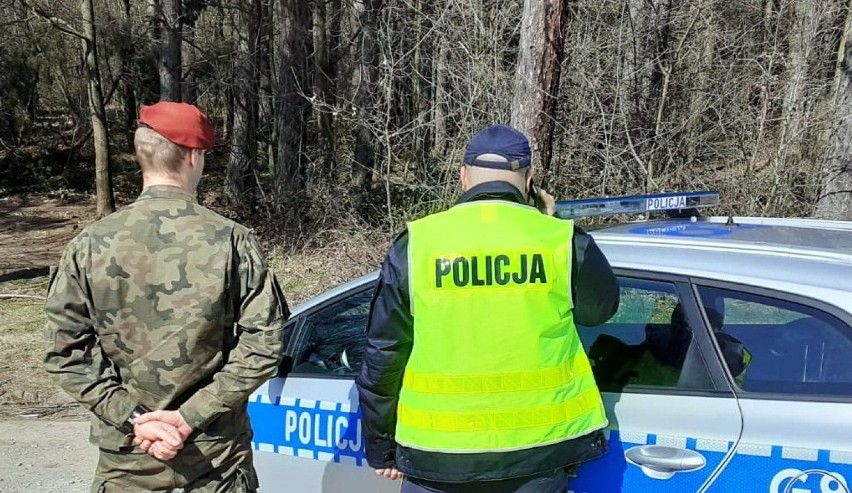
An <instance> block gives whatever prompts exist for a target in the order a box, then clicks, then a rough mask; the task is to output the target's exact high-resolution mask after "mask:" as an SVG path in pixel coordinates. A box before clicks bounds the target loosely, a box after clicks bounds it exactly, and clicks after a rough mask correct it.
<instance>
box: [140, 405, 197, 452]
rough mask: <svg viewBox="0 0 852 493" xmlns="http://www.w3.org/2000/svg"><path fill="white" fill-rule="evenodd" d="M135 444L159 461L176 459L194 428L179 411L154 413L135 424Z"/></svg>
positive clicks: (148, 414) (146, 415) (143, 416)
mask: <svg viewBox="0 0 852 493" xmlns="http://www.w3.org/2000/svg"><path fill="white" fill-rule="evenodd" d="M133 428H134V435H135V437H134V439H133V443H135V444H136V445H138V446H139V447H140V448H142V450H144V451H145V452H146V453H147V454H148V455H150V456H151V457H153V458H155V459H157V460H163V461H165V460H171V459H173V458H175V456H176V455H177V453H178V451H179V450H180V449H181V448H182V447H183V443H184V442H185V441H186V439H187V438H188V437H189V435H190V434H192V428H190V426H189V425H188V424H187V423H186V421H185V420H184V419H183V416H181V415H180V413H179V412H177V411H153V412H150V413H146V414H143V415H142V416H140V417H139V418H137V419H136V422H135V424H134V427H133Z"/></svg>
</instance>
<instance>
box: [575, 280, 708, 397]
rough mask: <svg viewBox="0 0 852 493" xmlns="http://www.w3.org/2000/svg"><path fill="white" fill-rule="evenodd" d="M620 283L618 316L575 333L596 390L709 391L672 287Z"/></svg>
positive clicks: (648, 282) (656, 283)
mask: <svg viewBox="0 0 852 493" xmlns="http://www.w3.org/2000/svg"><path fill="white" fill-rule="evenodd" d="M618 282H619V285H620V289H621V302H620V304H619V307H618V312H616V314H615V315H614V316H613V317H612V318H611V319H610V320H609V321H608V322H607V323H605V324H603V325H601V326H598V327H582V326H579V327H578V331H579V334H580V339H581V340H582V341H583V345H584V347H585V348H586V351H587V353H588V355H589V359H590V361H591V363H592V366H593V370H594V374H595V380H596V381H597V383H598V386H599V387H600V389H601V390H602V391H604V392H621V391H624V390H628V391H629V390H630V389H632V388H636V389H637V391H640V390H638V389H639V388H647V387H655V388H661V389H677V388H690V389H696V388H697V389H712V388H713V386H712V381H711V379H710V376H709V373H708V371H707V366H706V364H705V363H704V360H703V359H702V357H701V354H700V352H699V350H698V347H697V345H696V344H695V343H694V337H693V329H692V327H690V325H689V323H688V322H687V317H686V316H685V313H684V308H683V304H682V303H681V299H680V296H679V295H678V291H677V289H676V286H675V285H674V284H673V283H671V282H664V281H652V280H645V279H636V278H628V277H621V278H619V279H618Z"/></svg>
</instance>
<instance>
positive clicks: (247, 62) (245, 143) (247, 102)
mask: <svg viewBox="0 0 852 493" xmlns="http://www.w3.org/2000/svg"><path fill="white" fill-rule="evenodd" d="M259 15H260V0H240V2H239V8H238V14H237V16H238V20H239V21H238V29H237V31H236V34H237V36H238V38H237V52H236V54H235V55H234V77H233V82H232V84H233V86H234V88H235V90H234V91H233V94H234V113H233V130H232V133H231V154H230V156H229V159H228V172H227V177H226V181H225V197H226V198H227V200H228V203H229V205H230V206H231V207H234V208H237V209H240V210H247V211H249V212H252V211H253V210H254V206H255V193H254V192H255V189H254V187H253V186H252V184H253V183H254V182H255V180H254V169H255V164H256V161H257V111H258V106H257V104H258V103H257V87H258V82H257V69H256V64H255V53H256V52H257V33H258V31H259V26H258V24H259Z"/></svg>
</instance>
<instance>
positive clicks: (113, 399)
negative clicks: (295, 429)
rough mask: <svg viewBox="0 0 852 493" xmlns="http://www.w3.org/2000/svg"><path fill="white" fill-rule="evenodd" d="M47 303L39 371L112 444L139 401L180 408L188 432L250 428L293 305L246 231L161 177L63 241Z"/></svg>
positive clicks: (201, 434)
mask: <svg viewBox="0 0 852 493" xmlns="http://www.w3.org/2000/svg"><path fill="white" fill-rule="evenodd" d="M45 312H46V315H47V327H46V337H47V339H48V340H49V349H48V351H47V355H46V358H45V366H46V368H47V371H48V372H49V373H51V374H52V375H53V376H54V377H55V380H56V381H57V382H58V384H59V385H60V386H61V387H62V388H63V389H64V390H65V391H66V392H68V393H69V394H70V395H71V396H72V397H74V398H75V399H77V400H78V401H79V402H80V403H81V404H83V405H84V406H85V407H86V408H88V409H89V410H91V411H92V413H93V414H94V419H93V427H92V437H91V439H92V442H93V443H95V444H97V445H98V446H99V447H100V448H101V449H106V450H113V451H117V450H120V449H123V448H124V447H129V446H132V436H131V435H129V434H127V433H125V432H124V431H122V428H123V426H124V424H125V422H126V420H127V419H128V418H129V416H130V414H131V412H132V410H133V408H134V407H135V406H136V405H142V406H144V407H145V408H147V409H151V410H154V409H169V410H174V409H178V410H180V412H181V414H182V415H183V417H184V419H186V421H187V422H188V423H189V425H190V426H192V427H193V428H194V429H195V430H196V432H195V433H194V434H193V436H191V437H190V439H189V440H190V441H205V440H217V439H221V438H233V437H238V436H241V435H244V434H246V433H247V432H248V430H249V429H250V428H249V421H248V415H247V413H246V400H247V398H248V396H249V395H250V394H251V393H252V392H253V391H254V390H255V389H256V388H257V387H258V386H260V385H261V384H262V383H263V382H264V381H266V380H267V379H268V378H269V377H270V376H271V375H272V374H273V372H274V371H275V369H276V368H277V366H278V364H279V362H280V360H281V354H282V349H283V348H282V345H283V335H282V332H281V325H282V323H283V322H284V321H285V320H286V318H287V317H288V316H289V310H288V308H287V304H286V301H285V300H284V296H283V294H282V293H281V289H280V287H279V286H278V283H277V281H276V279H275V276H274V275H273V273H272V272H271V271H270V270H269V269H268V267H267V265H266V261H265V259H264V258H263V256H262V253H261V250H260V247H259V245H258V243H257V240H256V239H255V237H254V234H253V233H252V232H251V231H249V230H248V229H246V228H245V227H243V226H241V225H239V224H236V223H234V222H233V221H230V220H228V219H226V218H223V217H221V216H219V215H217V214H215V213H213V212H212V211H210V210H208V209H205V208H204V207H201V206H200V205H198V204H197V203H196V201H195V199H194V198H193V197H191V196H190V195H188V194H186V193H185V192H183V191H182V190H181V189H179V188H175V187H168V186H154V187H149V188H147V189H145V191H143V193H142V194H141V195H140V197H139V198H138V199H137V200H136V202H134V203H133V204H131V205H129V206H127V207H125V208H124V209H122V210H120V211H118V212H116V213H114V214H112V215H110V216H108V217H106V218H104V219H102V220H100V221H98V222H96V223H94V224H92V225H90V226H89V227H87V228H86V229H85V230H84V231H83V232H82V233H80V234H79V235H78V236H77V237H76V238H75V239H74V240H72V241H71V242H70V243H69V244H68V246H67V247H66V249H65V252H64V253H63V256H62V259H61V261H60V264H59V268H58V269H57V270H56V271H55V274H54V275H53V276H52V279H51V282H50V287H49V288H48V297H47V303H46V307H45ZM137 450H138V449H137Z"/></svg>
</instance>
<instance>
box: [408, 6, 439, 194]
mask: <svg viewBox="0 0 852 493" xmlns="http://www.w3.org/2000/svg"><path fill="white" fill-rule="evenodd" d="M431 7H432V2H431V1H430V0H426V1H425V2H424V1H423V0H417V2H416V5H415V11H416V12H419V13H420V19H419V20H417V21H416V22H417V35H416V36H415V38H414V39H415V40H417V41H416V43H417V45H416V46H415V48H414V75H413V77H412V78H413V79H414V102H415V105H414V110H415V111H416V112H417V123H416V127H415V129H414V149H415V153H416V158H417V174H418V177H419V178H420V179H421V180H422V181H424V182H425V181H426V179H427V178H428V176H429V173H430V172H431V171H434V168H433V167H431V166H430V162H429V156H430V154H431V153H432V132H431V129H432V125H431V122H430V121H429V117H430V116H431V115H430V113H431V111H430V110H431V108H430V106H431V103H432V80H433V79H432V53H433V51H434V49H433V43H432V42H431V36H429V38H426V39H424V37H423V36H425V35H426V33H428V32H429V31H430V29H431V28H432V21H431V13H432V12H431V11H432V8H431Z"/></svg>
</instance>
